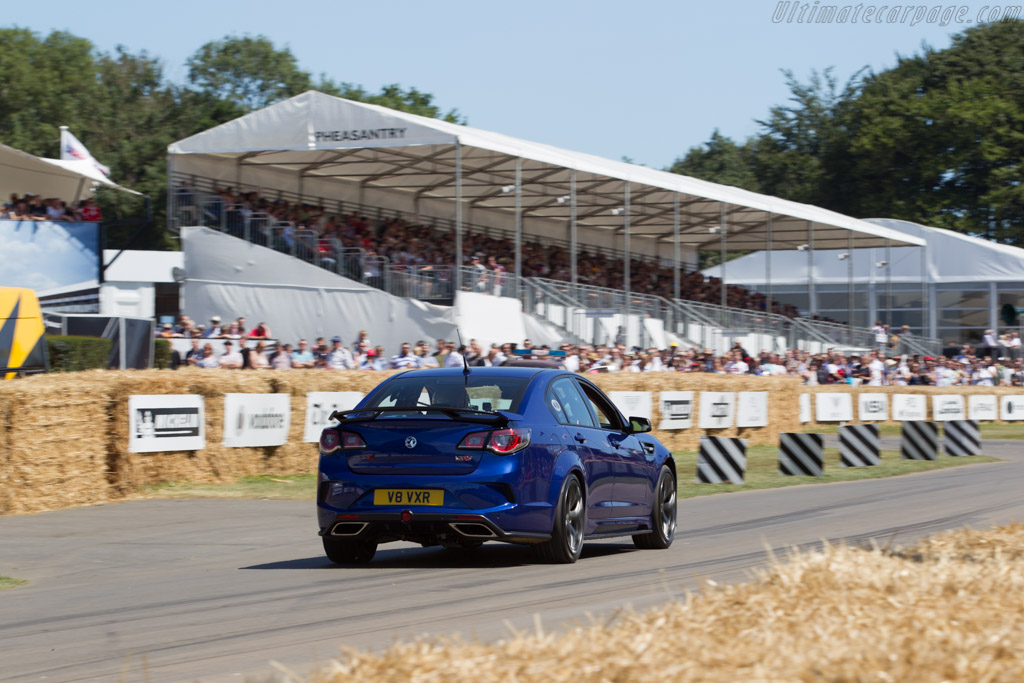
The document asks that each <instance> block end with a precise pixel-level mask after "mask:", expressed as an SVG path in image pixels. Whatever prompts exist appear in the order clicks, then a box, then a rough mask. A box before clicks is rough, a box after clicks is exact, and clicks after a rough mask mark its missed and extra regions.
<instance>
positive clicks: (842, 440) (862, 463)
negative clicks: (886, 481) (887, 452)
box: [839, 425, 882, 467]
mask: <svg viewBox="0 0 1024 683" xmlns="http://www.w3.org/2000/svg"><path fill="white" fill-rule="evenodd" d="M881 464H882V458H881V456H880V455H879V452H878V425H843V426H841V427H840V428H839V466H840V467H874V466H875V465H881Z"/></svg>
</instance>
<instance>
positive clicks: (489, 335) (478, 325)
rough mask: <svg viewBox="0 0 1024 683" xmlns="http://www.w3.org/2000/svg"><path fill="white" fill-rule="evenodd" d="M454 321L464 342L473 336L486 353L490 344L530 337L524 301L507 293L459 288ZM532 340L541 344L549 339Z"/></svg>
mask: <svg viewBox="0 0 1024 683" xmlns="http://www.w3.org/2000/svg"><path fill="white" fill-rule="evenodd" d="M455 324H456V325H458V327H459V333H460V334H461V335H462V342H463V343H464V344H466V345H467V346H468V345H469V341H470V340H471V339H476V340H477V342H479V343H480V345H481V346H482V347H483V349H484V353H486V352H487V349H488V348H489V347H490V345H491V344H497V345H498V346H501V345H502V344H504V343H506V342H512V343H514V344H521V343H522V342H523V340H524V339H527V338H529V337H528V335H527V334H526V327H525V326H524V324H523V303H522V302H521V301H520V300H519V299H512V298H510V297H507V296H491V295H490V294H479V293H476V292H456V293H455ZM530 340H531V341H533V343H535V344H538V345H539V344H544V343H547V342H538V341H537V340H535V339H532V338H530ZM414 341H415V340H414Z"/></svg>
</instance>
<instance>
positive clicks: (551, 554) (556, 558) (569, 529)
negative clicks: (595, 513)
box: [534, 474, 587, 564]
mask: <svg viewBox="0 0 1024 683" xmlns="http://www.w3.org/2000/svg"><path fill="white" fill-rule="evenodd" d="M586 523H587V508H586V505H584V499H583V487H582V485H580V480H579V479H577V478H576V477H575V476H573V475H571V474H570V475H569V476H567V477H566V478H565V481H564V482H562V491H561V492H560V493H559V494H558V505H556V506H555V523H554V525H553V527H552V529H551V540H549V541H544V542H543V543H538V544H537V545H536V546H534V548H535V549H536V551H537V554H538V555H539V556H540V558H541V559H542V560H544V561H545V562H550V563H552V564H572V563H573V562H575V561H576V560H578V559H579V557H580V552H581V551H582V550H583V532H584V530H585V528H586Z"/></svg>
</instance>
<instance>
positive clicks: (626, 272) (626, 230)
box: [622, 180, 631, 343]
mask: <svg viewBox="0 0 1024 683" xmlns="http://www.w3.org/2000/svg"><path fill="white" fill-rule="evenodd" d="M624 187H625V189H624V190H623V211H625V218H624V219H623V221H622V237H623V241H624V242H625V244H624V246H625V251H626V258H625V261H624V263H623V278H622V284H623V286H624V289H625V292H626V298H625V300H624V302H623V303H624V304H625V315H624V316H623V318H622V324H623V330H624V332H625V333H626V340H627V343H628V340H629V299H630V296H631V294H630V291H629V290H630V282H629V278H630V273H629V260H630V258H631V256H630V253H629V246H630V245H629V181H628V180H627V181H626V182H625V186H624Z"/></svg>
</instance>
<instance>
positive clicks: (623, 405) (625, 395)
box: [608, 391, 654, 420]
mask: <svg viewBox="0 0 1024 683" xmlns="http://www.w3.org/2000/svg"><path fill="white" fill-rule="evenodd" d="M608 398H610V399H611V400H612V403H614V404H615V407H616V408H618V409H619V412H620V413H622V416H623V417H624V418H626V419H627V420H628V419H629V418H631V417H646V418H647V419H648V420H650V419H651V418H652V417H653V415H654V411H653V410H652V406H651V392H649V391H609V392H608Z"/></svg>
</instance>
